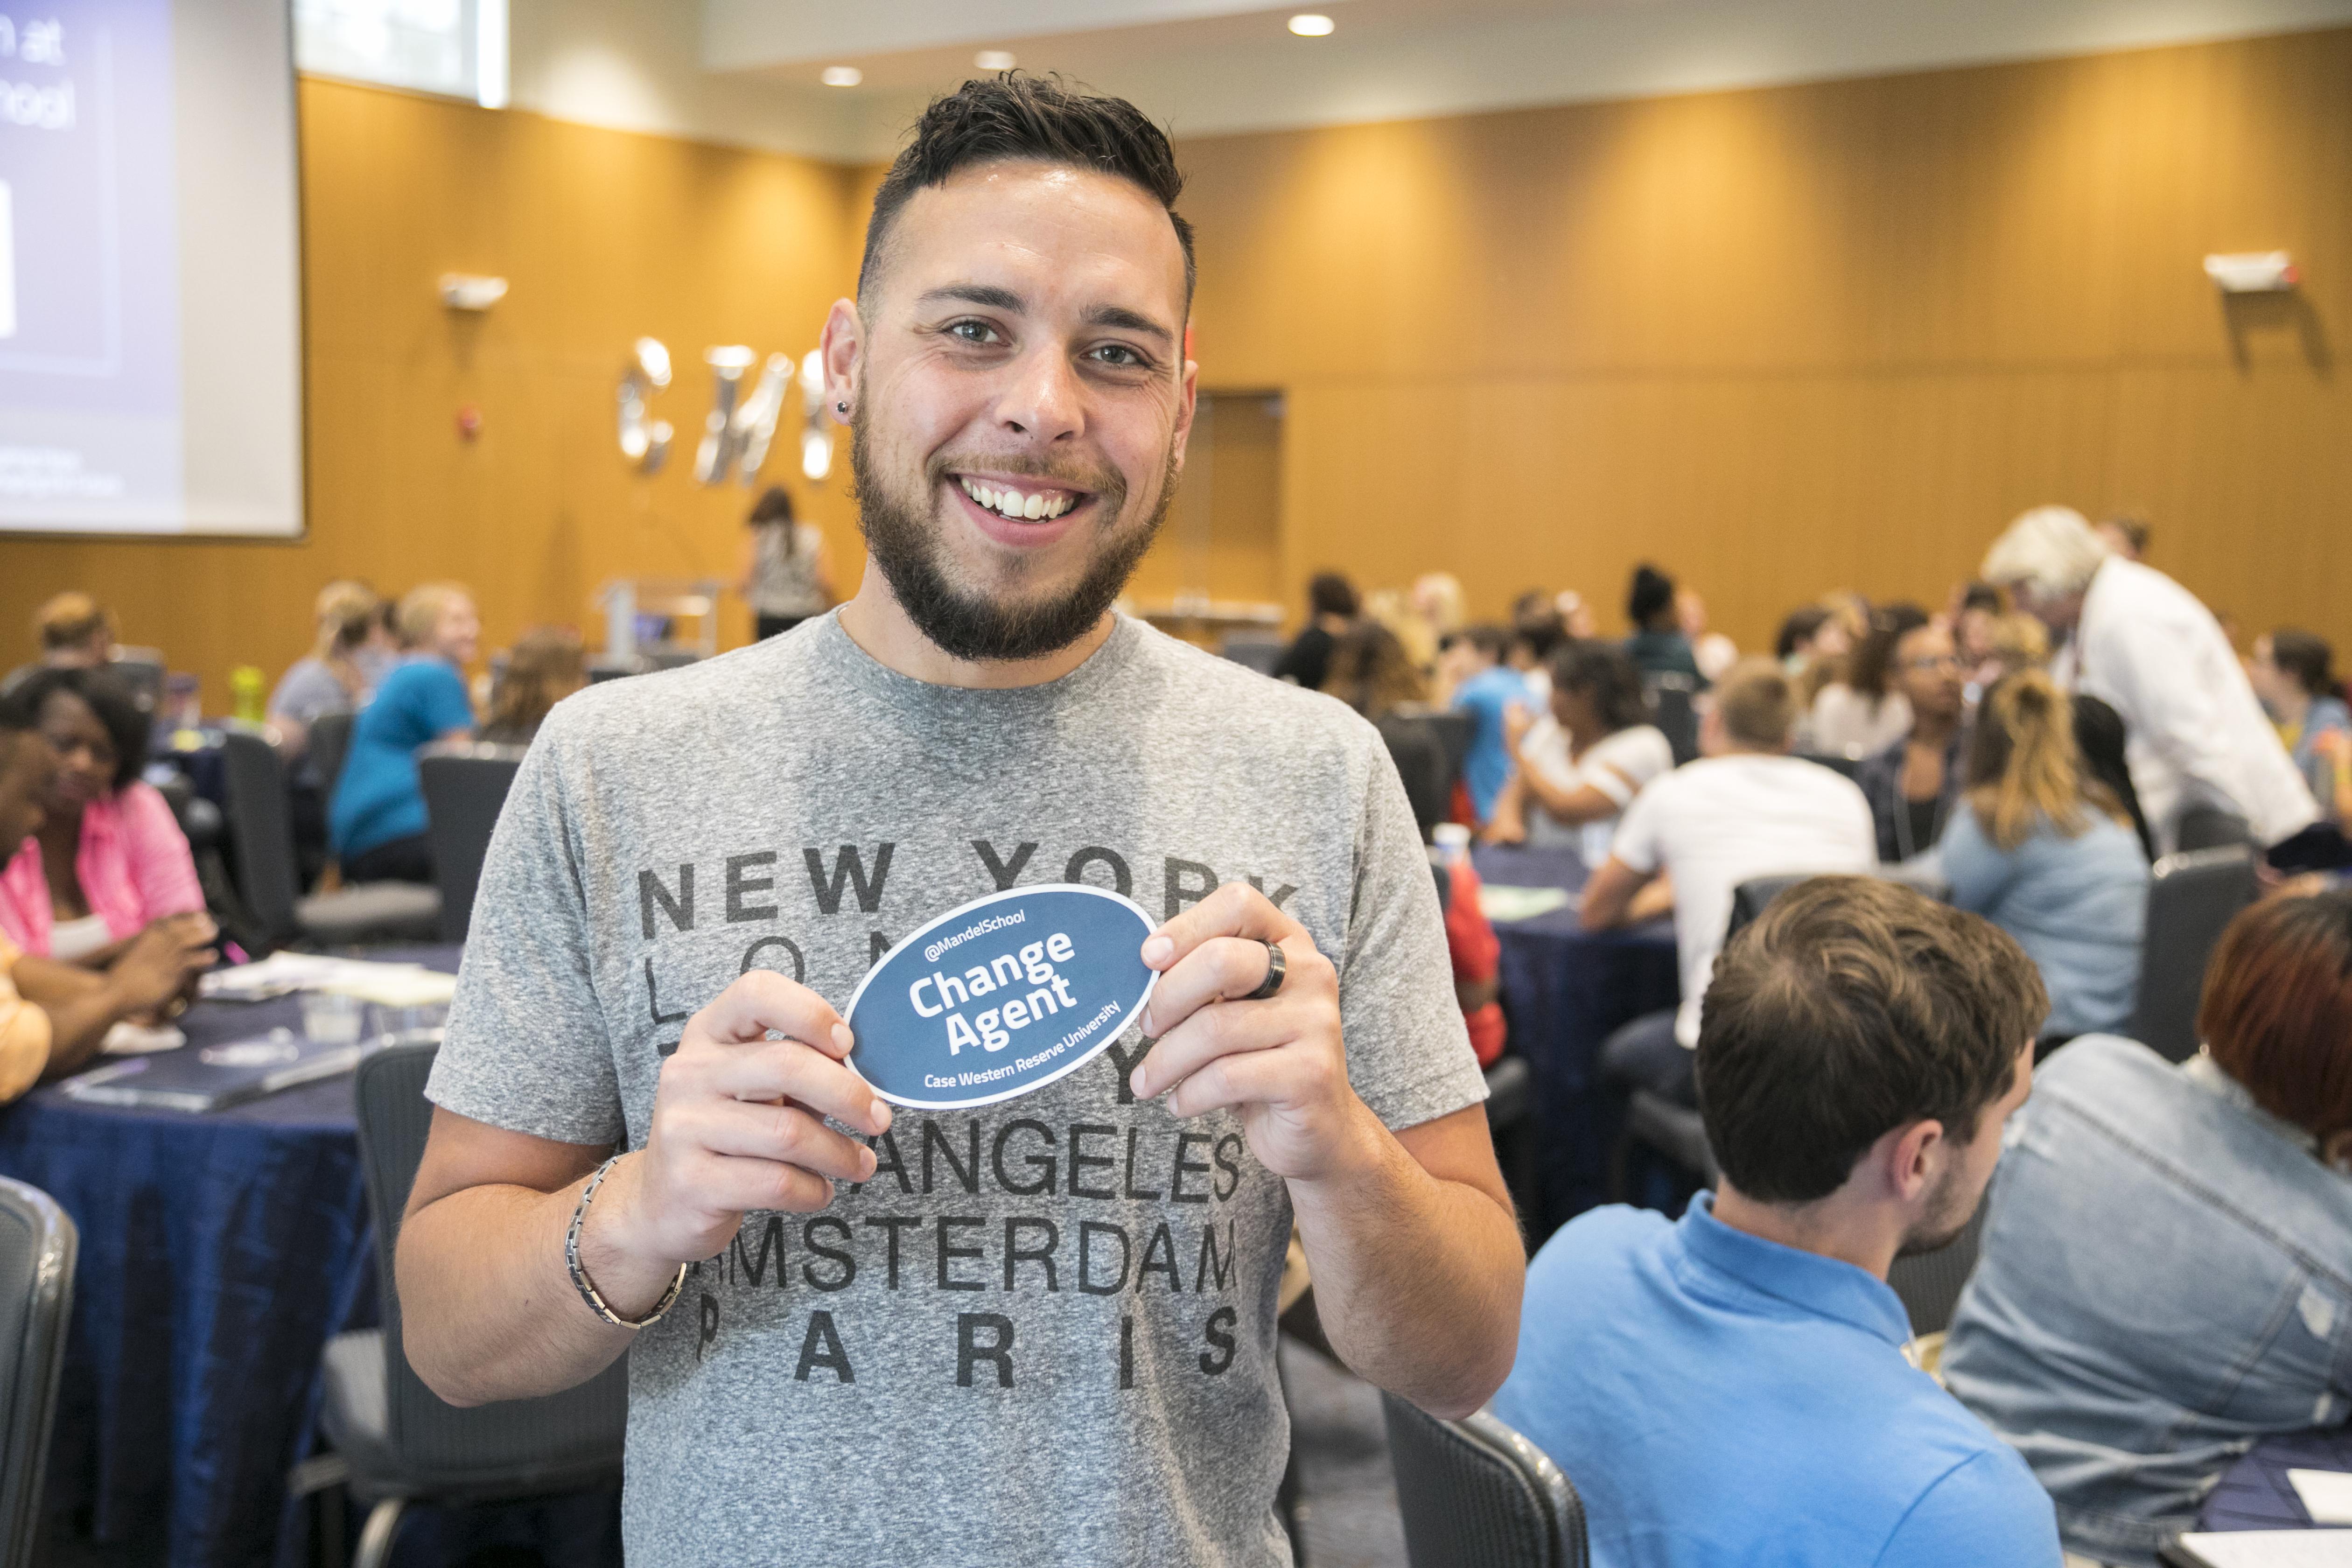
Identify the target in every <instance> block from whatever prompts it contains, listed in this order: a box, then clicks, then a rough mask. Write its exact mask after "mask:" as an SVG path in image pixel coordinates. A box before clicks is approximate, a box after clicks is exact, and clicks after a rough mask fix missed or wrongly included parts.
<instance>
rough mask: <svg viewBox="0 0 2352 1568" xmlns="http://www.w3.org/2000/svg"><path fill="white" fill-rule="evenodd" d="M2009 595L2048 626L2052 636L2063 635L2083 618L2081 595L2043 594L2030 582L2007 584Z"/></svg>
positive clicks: (2020, 606) (2028, 613)
mask: <svg viewBox="0 0 2352 1568" xmlns="http://www.w3.org/2000/svg"><path fill="white" fill-rule="evenodd" d="M2009 591H2010V596H2011V598H2012V599H2013V600H2015V601H2016V604H2017V607H2018V608H2019V609H2021V610H2023V611H2024V612H2025V613H2026V614H2027V615H2029V616H2032V617H2033V618H2034V619H2035V620H2037V621H2040V622H2041V623H2042V625H2043V626H2048V627H2049V628H2050V632H2051V635H2052V636H2053V637H2063V636H2064V635H2065V634H2066V633H2068V632H2071V631H2073V630H2074V623H2075V622H2077V621H2079V620H2081V619H2082V618H2083V595H2081V594H2079V593H2076V594H2044V593H2042V592H2040V591H2039V590H2037V589H2036V588H2035V587H2034V586H2033V584H2031V583H2024V582H2018V583H2011V584H2009Z"/></svg>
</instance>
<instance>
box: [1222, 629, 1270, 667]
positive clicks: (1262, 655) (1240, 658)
mask: <svg viewBox="0 0 2352 1568" xmlns="http://www.w3.org/2000/svg"><path fill="white" fill-rule="evenodd" d="M1217 652H1218V654H1219V655H1220V656H1221V657H1223V658H1229V659H1232V660H1233V661H1234V663H1235V664H1238V665H1240V666H1242V667H1243V668H1247V669H1255V670H1256V671H1257V672H1258V673H1259V674H1260V675H1272V674H1273V673H1274V667H1275V666H1276V665H1277V664H1280V663H1281V662H1282V639H1281V638H1280V637H1270V636H1268V635H1267V634H1265V632H1227V633H1226V634H1225V635H1224V636H1223V637H1219V638H1218V639H1217Z"/></svg>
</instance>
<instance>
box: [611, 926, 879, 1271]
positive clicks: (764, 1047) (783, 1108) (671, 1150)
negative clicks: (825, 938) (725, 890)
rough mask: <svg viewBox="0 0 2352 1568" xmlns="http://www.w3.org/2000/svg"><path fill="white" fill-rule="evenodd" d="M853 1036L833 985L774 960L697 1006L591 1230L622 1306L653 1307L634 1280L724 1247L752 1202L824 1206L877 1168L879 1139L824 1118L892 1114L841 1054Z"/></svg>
mask: <svg viewBox="0 0 2352 1568" xmlns="http://www.w3.org/2000/svg"><path fill="white" fill-rule="evenodd" d="M771 1033H773V1034H777V1035H782V1036H783V1037H784V1038H782V1039H771V1038H769V1036H770V1034H771ZM852 1044H853V1039H852V1037H851V1035H850V1032H849V1026H848V1025H846V1024H845V1023H843V1022H842V1019H841V1015H840V1014H838V1013H836V1012H835V1011H834V1009H833V1006H832V1005H831V1004H829V1003H828V1002H826V1001H825V999H824V997H822V996H820V995H818V994H816V993H815V992H814V991H811V990H810V989H809V988H808V987H807V986H805V985H802V984H797V983H796V982H793V981H791V980H787V979H785V978H784V977H783V976H782V975H781V974H777V973H773V972H772V971H770V970H764V969H755V970H753V971H751V973H748V974H746V975H744V976H743V977H742V978H741V979H740V980H738V981H736V982H735V983H734V984H732V985H730V986H729V987H728V988H727V989H726V990H725V991H723V992H721V993H719V997H718V999H717V1000H715V1001H713V1002H712V1003H711V1004H710V1005H709V1006H708V1007H705V1008H704V1009H703V1010H702V1011H701V1012H699V1013H697V1014H696V1015H695V1016H693V1017H692V1018H690V1019H688V1022H687V1026H686V1032H685V1035H684V1036H683V1037H681V1038H680V1040H679V1041H678V1047H677V1052H676V1054H675V1055H673V1056H672V1057H671V1058H669V1060H668V1061H667V1062H666V1063H665V1064H663V1067H662V1069H661V1081H660V1084H659V1086H658V1087H657V1088H656V1090H655V1094H654V1114H653V1125H652V1128H651V1131H650V1132H649V1134H648V1136H647V1138H646V1146H645V1148H644V1149H643V1150H642V1151H641V1152H637V1153H635V1154H632V1155H631V1156H630V1157H629V1158H627V1159H625V1160H624V1161H622V1162H621V1163H619V1164H618V1165H615V1166H614V1168H613V1172H612V1174H611V1175H610V1176H609V1177H608V1178H607V1179H606V1183H605V1187H606V1190H605V1191H604V1192H603V1193H601V1194H599V1195H598V1198H597V1200H596V1202H595V1203H593V1205H590V1209H589V1224H588V1226H586V1234H585V1235H584V1236H583V1238H582V1247H583V1263H584V1264H585V1266H586V1268H587V1269H588V1272H589V1274H590V1276H591V1277H592V1278H593V1279H596V1280H597V1281H598V1282H599V1286H600V1288H601V1289H607V1290H608V1291H609V1292H610V1293H611V1294H613V1295H614V1297H615V1298H616V1299H615V1300H614V1306H615V1309H616V1310H624V1311H626V1310H628V1309H629V1308H631V1307H650V1306H651V1305H652V1300H651V1298H650V1297H648V1298H647V1300H645V1301H642V1302H637V1301H634V1300H629V1299H630V1298H633V1297H635V1295H637V1294H638V1291H637V1290H635V1289H630V1288H629V1286H628V1284H627V1283H625V1280H630V1279H634V1280H635V1281H637V1282H639V1283H640V1284H642V1283H646V1282H649V1280H650V1279H651V1278H652V1277H653V1276H654V1275H656V1274H657V1275H659V1276H660V1277H661V1279H662V1284H661V1286H657V1287H656V1291H657V1290H658V1289H663V1288H666V1287H667V1277H668V1276H669V1275H671V1274H673V1273H675V1272H676V1270H677V1266H678V1265H679V1264H681V1263H691V1262H695V1261H697V1260H698V1259H701V1258H710V1257H713V1256H715V1255H716V1254H717V1253H719V1250H720V1249H722V1248H723V1247H726V1245H727V1243H728V1240H729V1239H730V1237H733V1236H734V1234H735V1232H736V1231H737V1230H738V1229H739V1228H740V1226H741V1225H742V1223H743V1215H744V1212H745V1211H746V1210H750V1209H791V1210H797V1211H803V1212H805V1211H809V1210H814V1209H821V1208H823V1207H824V1206H825V1205H826V1204H828V1203H830V1202H832V1200H833V1184H834V1182H835V1180H841V1181H850V1182H862V1181H864V1180H866V1178H867V1177H869V1176H871V1175H873V1173H874V1167H875V1159H874V1152H873V1151H872V1150H871V1149H869V1148H867V1147H866V1145H865V1144H863V1143H860V1142H857V1141H856V1139H854V1138H851V1137H849V1136H847V1135H846V1134H845V1133H843V1132H841V1131H837V1130H836V1129H835V1128H832V1127H828V1126H826V1125H825V1119H826V1118H827V1117H831V1118H832V1119H834V1120H835V1121H838V1122H840V1123H841V1124H842V1125H844V1126H847V1127H852V1128H855V1129H856V1130H857V1131H860V1132H864V1133H866V1134H868V1135H871V1136H878V1135H879V1134H881V1133H882V1132H884V1131H887V1130H888V1128H889V1126H890V1107H889V1106H888V1105H887V1104H886V1103H885V1102H884V1101H883V1100H881V1099H879V1098H878V1097H877V1095H876V1094H875V1093H874V1091H873V1090H872V1089H869V1088H867V1087H866V1081H865V1079H861V1078H859V1077H858V1076H857V1075H856V1073H854V1072H852V1071H851V1070H850V1069H849V1068H847V1067H845V1066H844V1065H843V1060H842V1058H845V1057H846V1056H847V1055H848V1054H849V1048H850V1046H851V1045H852ZM600 1265H601V1267H600ZM607 1279H610V1280H611V1283H610V1284H609V1285H607V1284H606V1283H605V1282H606V1281H607Z"/></svg>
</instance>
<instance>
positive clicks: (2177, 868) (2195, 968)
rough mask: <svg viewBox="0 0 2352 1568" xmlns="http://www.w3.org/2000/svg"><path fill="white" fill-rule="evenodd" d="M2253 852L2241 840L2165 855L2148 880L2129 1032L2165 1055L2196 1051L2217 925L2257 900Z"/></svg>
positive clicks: (2173, 1057) (2183, 1057) (2179, 1057)
mask: <svg viewBox="0 0 2352 1568" xmlns="http://www.w3.org/2000/svg"><path fill="white" fill-rule="evenodd" d="M2258 890H2259V887H2258V884H2257V882H2256V880H2255V878H2254V853H2253V851H2252V849H2251V848H2249V847H2246V846H2245V845H2242V844H2231V845H2224V846H2221V847H2218V848H2212V849H2193V850H2188V851H2185V852H2183V853H2181V854H2179V855H2168V856H2166V857H2165V858H2163V859H2161V860H2158V862H2157V863H2156V871H2155V873H2154V875H2153V876H2151V877H2150V878H2149V879H2148V884H2147V940H2146V941H2145V942H2143V943H2142V945H2141V948H2140V961H2139V995H2138V998H2137V1002H2136V1004H2135V1005H2134V1006H2133V1008H2132V1018H2131V1028H2130V1034H2131V1037H2132V1038H2133V1039H2135V1040H2137V1041H2139V1042H2140V1043H2141V1044H2142V1045H2144V1046H2147V1047H2149V1048H2150V1049H2151V1050H2153V1051H2155V1052H2156V1053H2157V1054H2158V1055H2159V1056H2161V1057H2164V1058H2166V1059H2168V1060H2170V1061H2176V1062H2181V1061H2187V1060H2188V1059H2189V1058H2190V1057H2193V1056H2195V1055H2196V1054H2197V1003H2198V999H2199V998H2200V996H2201V995H2202V994H2203V993H2204V989H2205V964H2206V961H2207V960H2208V959H2210V958H2211V957H2212V956H2213V946H2214V944H2215V943H2216V942H2220V941H2221V930H2222V928H2223V927H2224V926H2227V925H2228V924H2229V923H2230V921H2231V920H2232V919H2234V918H2235V917H2236V916H2237V913H2238V911H2239V910H2242V909H2244V908H2245V907H2246V906H2247V905H2248V904H2251V903H2252V902H2253V901H2254V896H2255V894H2256V892H2257V891H2258Z"/></svg>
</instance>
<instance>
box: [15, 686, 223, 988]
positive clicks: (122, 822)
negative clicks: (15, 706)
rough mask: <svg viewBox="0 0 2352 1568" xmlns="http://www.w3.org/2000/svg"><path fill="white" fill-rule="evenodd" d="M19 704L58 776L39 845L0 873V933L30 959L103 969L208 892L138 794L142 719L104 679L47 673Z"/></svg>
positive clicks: (144, 787)
mask: <svg viewBox="0 0 2352 1568" xmlns="http://www.w3.org/2000/svg"><path fill="white" fill-rule="evenodd" d="M17 696H18V697H19V699H20V700H22V701H23V702H24V703H25V704H26V706H27V707H28V708H29V709H30V710H32V711H33V713H34V714H35V715H36V716H37V721H38V722H39V725H40V731H41V734H42V735H43V737H44V738H46V739H47V742H48V743H49V745H50V747H51V748H52V749H53V750H55V751H56V752H57V754H58V764H59V765H58V773H57V780H56V782H55V783H54V784H51V785H50V787H49V793H48V796H47V800H46V801H45V802H44V805H45V806H46V808H47V810H46V816H45V820H44V821H43V823H42V826H41V829H40V831H39V832H38V833H37V834H35V835H33V836H32V837H28V838H26V840H25V841H24V842H23V844H22V845H21V846H19V847H17V849H16V854H15V856H14V857H13V858H10V860H9V861H8V863H7V867H6V868H5V870H0V932H5V935H6V937H7V939H8V940H9V941H10V942H14V943H16V945H17V946H18V947H21V948H23V949H24V950H25V951H26V952H30V953H37V954H39V955H40V956H42V957H46V958H54V959H58V960H62V961H64V962H66V963H79V964H83V965H86V966H88V967H89V968H93V969H102V968H105V967H107V966H108V965H109V964H110V963H112V962H113V961H114V960H115V959H116V958H117V957H119V956H120V955H121V952H122V950H123V948H124V947H125V946H126V945H127V944H128V943H129V942H131V939H133V938H135V937H137V936H138V935H139V933H140V932H141V931H144V930H146V929H147V928H148V927H149V926H151V925H152V924H154V923H155V922H156V921H163V920H167V919H169V918H171V917H173V916H176V915H187V914H200V913H201V912H202V911H203V910H204V907H205V895H204V890H203V889H201V888H200V887H199V886H198V885H197V882H196V867H195V860H194V857H192V856H191V855H190V854H189V853H188V841H187V839H186V837H184V836H183V835H182V834H181V832H180V825H179V823H178V822H177V821H176V820H175V819H174V818H173V816H172V808H171V806H170V805H169V804H168V803H166V802H165V801H164V799H163V796H162V795H159V794H157V793H156V791H155V790H154V788H153V787H152V785H149V784H144V783H142V782H141V780H140V777H139V773H140V769H141V768H142V766H144V765H145V763H146V760H147V734H148V721H147V716H146V715H145V714H143V713H142V712H140V710H139V708H138V705H137V704H136V703H135V702H133V701H132V700H131V693H130V691H129V690H128V689H125V688H124V687H123V685H122V684H121V682H120V681H118V680H116V679H114V678H113V677H112V676H110V675H109V674H108V673H106V671H104V670H103V669H45V670H42V671H40V672H38V673H37V674H35V675H33V676H32V677H30V678H29V679H26V681H25V683H24V685H23V686H22V687H21V688H19V689H18V691H17Z"/></svg>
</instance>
